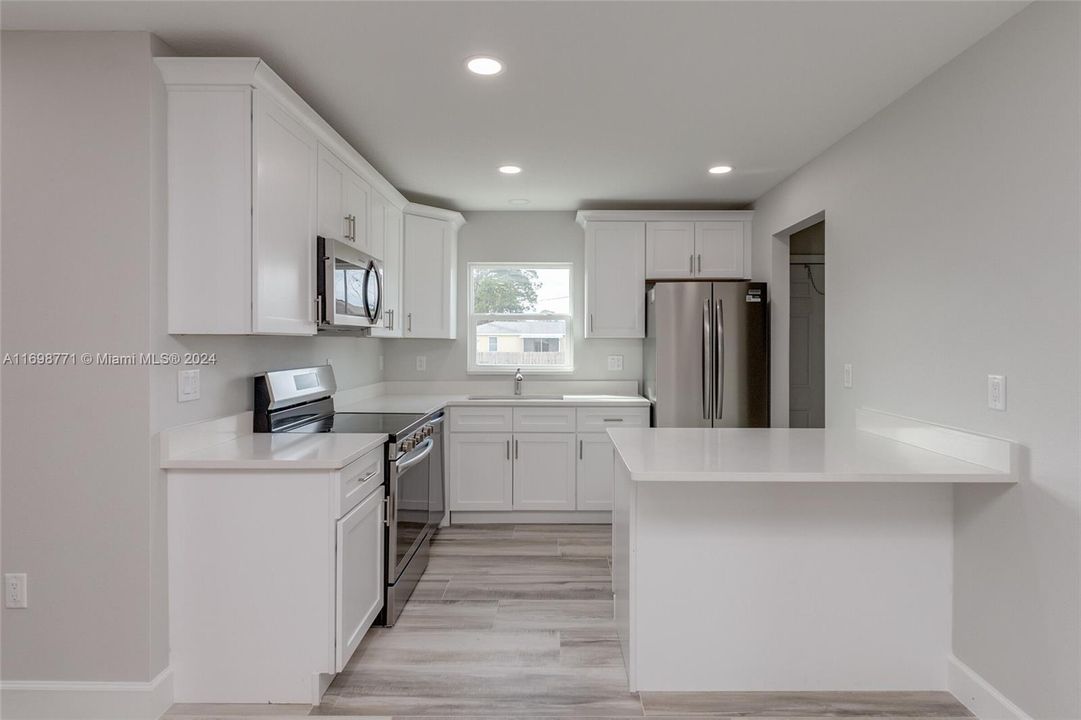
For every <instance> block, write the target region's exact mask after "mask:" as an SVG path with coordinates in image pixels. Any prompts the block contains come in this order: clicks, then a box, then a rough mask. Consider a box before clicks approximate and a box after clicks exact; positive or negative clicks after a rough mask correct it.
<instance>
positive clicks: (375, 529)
mask: <svg viewBox="0 0 1081 720" xmlns="http://www.w3.org/2000/svg"><path fill="white" fill-rule="evenodd" d="M335 555H336V560H337V571H336V582H335V587H336V597H335V607H336V608H337V617H336V618H335V623H334V628H335V642H334V646H335V669H336V671H337V672H341V671H342V670H343V669H345V664H346V663H347V662H349V658H351V657H352V656H353V652H354V651H355V650H356V649H357V647H358V646H359V645H360V641H361V640H363V639H364V633H365V632H367V630H368V628H369V627H371V625H372V623H373V622H375V617H376V616H377V615H378V614H379V611H380V610H381V609H382V608H383V489H382V488H379V489H378V490H377V491H375V492H373V493H372V494H371V495H369V496H368V497H367V498H366V499H365V500H364V501H363V502H362V503H360V505H357V506H356V507H355V508H353V509H352V510H351V511H350V512H349V514H348V515H346V516H345V517H343V518H342V519H341V520H339V521H338V537H337V552H336V553H335Z"/></svg>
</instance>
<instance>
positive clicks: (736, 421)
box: [713, 281, 769, 427]
mask: <svg viewBox="0 0 1081 720" xmlns="http://www.w3.org/2000/svg"><path fill="white" fill-rule="evenodd" d="M713 303H714V310H715V315H716V320H715V327H714V346H715V353H716V355H715V357H716V358H718V361H717V364H716V366H715V371H716V372H715V377H716V380H715V381H714V383H713V395H714V408H713V415H714V420H713V426H714V427H769V315H768V312H767V305H766V286H765V283H749V282H742V281H733V282H716V283H713Z"/></svg>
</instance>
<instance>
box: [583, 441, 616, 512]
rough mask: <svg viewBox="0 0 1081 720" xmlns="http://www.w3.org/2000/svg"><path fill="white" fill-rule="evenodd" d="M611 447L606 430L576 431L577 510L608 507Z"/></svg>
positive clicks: (612, 467) (612, 461)
mask: <svg viewBox="0 0 1081 720" xmlns="http://www.w3.org/2000/svg"><path fill="white" fill-rule="evenodd" d="M614 452H615V448H614V447H613V446H612V441H611V439H609V437H608V433H579V434H578V509H579V510H611V509H612V491H613V483H614V482H615V474H614V473H615V465H614V463H615V460H614V455H613V453H614Z"/></svg>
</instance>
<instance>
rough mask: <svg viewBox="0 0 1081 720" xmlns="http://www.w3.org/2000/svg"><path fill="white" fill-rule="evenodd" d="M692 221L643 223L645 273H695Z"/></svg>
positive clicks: (649, 275)
mask: <svg viewBox="0 0 1081 720" xmlns="http://www.w3.org/2000/svg"><path fill="white" fill-rule="evenodd" d="M694 241H695V224H694V223H693V222H647V223H646V277H647V278H650V279H651V280H659V279H664V278H677V279H683V278H690V277H694V274H695V269H696V268H697V263H698V258H697V257H695V247H694Z"/></svg>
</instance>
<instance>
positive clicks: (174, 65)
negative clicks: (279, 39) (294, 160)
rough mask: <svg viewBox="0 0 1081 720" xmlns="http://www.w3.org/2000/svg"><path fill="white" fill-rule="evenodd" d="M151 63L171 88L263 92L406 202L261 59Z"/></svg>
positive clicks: (399, 202)
mask: <svg viewBox="0 0 1081 720" xmlns="http://www.w3.org/2000/svg"><path fill="white" fill-rule="evenodd" d="M154 63H155V64H156V65H157V66H158V71H159V72H160V73H161V77H162V80H163V81H164V82H165V84H166V85H167V86H169V87H171V88H175V87H176V86H183V85H189V86H193V87H203V88H206V87H212V86H215V85H218V86H230V85H232V86H236V85H247V86H250V87H253V88H256V89H258V90H264V91H266V92H267V93H269V94H270V95H272V96H273V97H274V99H275V100H276V101H277V102H278V103H280V104H281V105H282V106H284V107H285V108H286V109H287V110H289V111H290V112H291V113H293V114H295V115H296V116H297V117H298V118H300V119H302V120H303V121H304V123H305V124H306V125H307V126H308V127H309V128H310V129H311V131H312V132H313V133H315V136H316V138H317V139H318V140H319V142H320V143H322V144H323V145H325V146H326V147H327V148H328V149H330V150H331V151H332V152H333V153H334V154H335V155H337V156H338V157H339V158H341V159H342V161H343V162H345V163H346V164H347V165H349V166H350V167H351V168H352V169H353V170H354V171H355V172H356V173H357V174H358V175H360V176H361V177H362V178H364V179H365V180H366V181H368V183H369V184H370V185H371V186H372V187H373V188H375V189H376V190H377V191H378V192H379V193H380V194H382V195H383V196H384V197H385V198H387V200H388V201H389V202H390V203H391V204H392V205H394V206H395V207H397V208H399V209H403V208H405V206H406V205H407V204H408V200H406V199H405V196H404V195H402V194H401V193H400V192H399V191H398V189H397V188H395V187H394V186H393V185H391V184H390V182H389V181H388V180H387V179H386V178H385V177H383V175H382V174H380V172H379V171H378V170H376V169H375V168H374V167H372V165H371V163H369V162H368V161H367V160H365V159H364V157H363V156H362V155H361V154H360V153H358V152H357V151H356V150H355V149H353V146H352V145H350V144H349V143H348V142H346V140H345V138H343V137H342V136H341V135H339V134H338V131H337V130H335V129H334V128H332V127H331V126H330V125H329V124H327V122H326V121H325V120H324V119H323V118H321V117H320V116H319V114H318V113H316V112H315V110H313V109H312V107H311V106H310V105H308V103H306V102H305V101H304V98H302V97H300V95H298V94H297V93H296V91H295V90H293V89H292V88H291V87H289V85H287V84H286V83H285V81H284V80H282V79H281V78H280V77H279V76H278V74H277V73H276V72H274V71H273V70H272V69H271V68H270V66H269V65H267V64H266V62H264V61H263V60H262V59H261V58H257V57H247V58H215V57H157V58H154Z"/></svg>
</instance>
